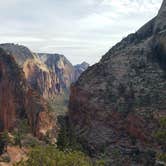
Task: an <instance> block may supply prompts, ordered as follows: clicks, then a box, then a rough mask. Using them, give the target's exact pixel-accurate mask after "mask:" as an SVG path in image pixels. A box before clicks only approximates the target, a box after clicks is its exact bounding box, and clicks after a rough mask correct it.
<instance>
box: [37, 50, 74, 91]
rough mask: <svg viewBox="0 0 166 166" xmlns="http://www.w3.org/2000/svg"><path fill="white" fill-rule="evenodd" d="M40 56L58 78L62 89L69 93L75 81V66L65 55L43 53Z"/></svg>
mask: <svg viewBox="0 0 166 166" xmlns="http://www.w3.org/2000/svg"><path fill="white" fill-rule="evenodd" d="M38 55H39V57H40V59H41V60H42V61H43V62H44V63H45V65H46V66H47V67H48V69H49V70H51V71H52V72H53V73H54V74H55V75H56V76H57V77H58V79H59V82H60V86H61V87H62V89H63V90H64V91H67V92H68V91H69V89H70V85H71V83H72V82H74V81H75V69H74V67H73V65H72V64H71V63H70V62H69V61H68V60H67V59H66V58H65V56H63V55H59V54H42V53H40V54H38Z"/></svg>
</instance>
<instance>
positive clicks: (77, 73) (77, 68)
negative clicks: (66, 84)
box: [74, 62, 89, 80]
mask: <svg viewBox="0 0 166 166" xmlns="http://www.w3.org/2000/svg"><path fill="white" fill-rule="evenodd" d="M88 67H89V64H88V63H87V62H82V63H81V64H78V65H75V66H74V68H75V77H76V80H77V79H78V78H79V76H80V75H81V74H82V73H83V72H84V71H85V70H86V69H87V68H88Z"/></svg>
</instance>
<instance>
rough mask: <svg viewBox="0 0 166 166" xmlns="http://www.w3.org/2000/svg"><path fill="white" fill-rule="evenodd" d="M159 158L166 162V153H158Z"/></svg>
mask: <svg viewBox="0 0 166 166" xmlns="http://www.w3.org/2000/svg"><path fill="white" fill-rule="evenodd" d="M157 159H158V160H160V161H163V162H165V163H166V153H160V154H158V156H157Z"/></svg>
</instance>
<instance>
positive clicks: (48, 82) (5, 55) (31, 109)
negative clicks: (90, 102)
mask: <svg viewBox="0 0 166 166" xmlns="http://www.w3.org/2000/svg"><path fill="white" fill-rule="evenodd" d="M0 49H1V50H0V51H1V52H0V58H1V59H0V131H1V132H2V131H5V130H9V131H12V130H13V129H14V128H15V127H17V124H18V121H20V120H21V119H27V120H28V123H29V124H30V126H31V131H32V133H33V134H34V136H37V137H38V138H39V139H43V138H44V136H45V135H46V134H48V133H50V134H49V135H50V136H51V138H56V137H57V133H58V125H57V115H56V112H54V111H50V110H49V109H51V110H52V108H50V105H49V101H50V100H55V101H56V100H57V99H58V98H59V97H61V96H63V94H65V95H66V96H67V95H68V94H69V87H70V84H71V83H72V82H75V81H76V79H77V78H78V77H79V76H78V72H77V70H78V69H75V68H74V66H73V65H72V64H71V63H70V62H69V61H68V60H67V59H66V58H65V57H64V56H63V55H59V54H38V53H33V52H32V51H30V50H29V49H28V48H27V47H25V46H21V45H15V44H10V43H6V44H1V45H0ZM87 67H88V66H87ZM81 72H83V71H81ZM81 72H80V71H79V74H81ZM62 100H63V98H62Z"/></svg>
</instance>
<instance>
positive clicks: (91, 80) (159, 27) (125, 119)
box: [69, 0, 166, 155]
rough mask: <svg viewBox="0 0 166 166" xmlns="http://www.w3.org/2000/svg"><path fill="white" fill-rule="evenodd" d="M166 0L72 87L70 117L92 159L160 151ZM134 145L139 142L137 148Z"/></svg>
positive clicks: (165, 77)
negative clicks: (116, 152)
mask: <svg viewBox="0 0 166 166" xmlns="http://www.w3.org/2000/svg"><path fill="white" fill-rule="evenodd" d="M165 12H166V1H165V0H164V2H163V5H162V7H161V10H160V11H159V14H158V16H157V17H155V18H154V19H152V20H151V21H150V22H148V23H147V24H145V25H144V26H143V27H142V28H141V29H139V30H138V31H137V32H136V33H135V34H130V35H129V36H127V37H126V38H125V39H123V40H122V41H121V42H119V43H118V44H117V45H115V46H114V47H113V48H112V49H111V50H109V51H108V52H107V53H106V54H105V55H104V56H103V58H102V59H101V61H100V62H99V63H97V64H95V65H94V66H92V67H89V68H88V69H87V71H85V72H84V73H83V74H82V75H81V77H80V78H79V80H78V81H77V82H76V83H75V84H74V85H73V86H72V87H71V96H70V104H69V109H70V111H69V117H70V121H71V124H72V125H73V127H74V128H75V130H76V133H77V134H78V137H79V139H80V141H81V142H83V144H84V145H85V146H86V147H87V148H88V149H89V151H90V153H91V154H92V155H95V153H101V152H103V147H104V151H105V152H106V153H107V154H109V155H111V154H112V153H113V150H115V149H117V148H118V149H119V150H120V152H121V153H123V154H133V151H132V150H133V144H134V147H136V148H138V149H139V150H140V151H145V150H146V148H147V147H148V146H147V145H145V144H146V143H148V144H151V145H152V147H155V144H156V143H155V141H154V140H153V132H154V131H155V129H156V128H157V121H158V118H159V117H160V116H161V115H162V116H164V115H166V112H165V110H166V100H165V96H166V91H165V88H166V27H165V22H166V21H165V19H166V14H165ZM133 140H135V141H134V143H133Z"/></svg>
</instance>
